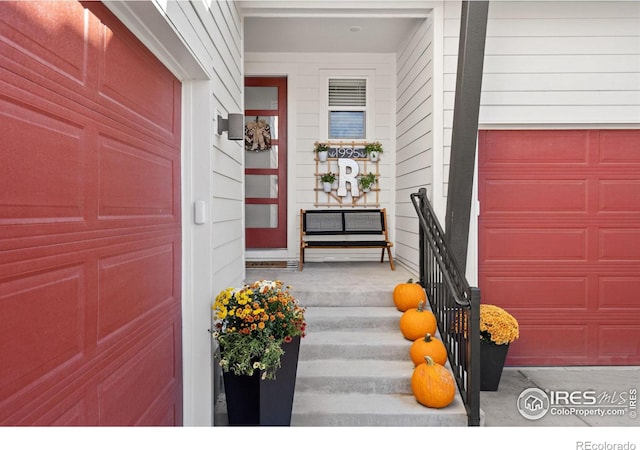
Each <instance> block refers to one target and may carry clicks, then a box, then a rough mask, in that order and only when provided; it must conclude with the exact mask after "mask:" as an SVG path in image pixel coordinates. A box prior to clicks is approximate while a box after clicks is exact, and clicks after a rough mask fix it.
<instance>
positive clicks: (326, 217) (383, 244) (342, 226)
mask: <svg viewBox="0 0 640 450" xmlns="http://www.w3.org/2000/svg"><path fill="white" fill-rule="evenodd" d="M374 235H377V236H378V238H377V239H372V238H371V237H372V236H374ZM309 236H333V237H336V236H338V237H340V238H341V239H322V240H321V239H318V240H313V239H308V237H309ZM391 247H393V243H392V242H390V241H389V233H388V230H387V212H386V210H385V209H348V210H335V209H314V210H309V211H305V210H303V209H301V210H300V262H299V265H298V268H299V270H302V266H303V265H304V251H305V250H306V249H308V248H329V249H331V248H334V249H335V248H379V249H382V255H381V257H380V262H384V252H385V250H386V251H387V254H388V255H389V264H390V265H391V270H396V268H395V266H394V264H393V257H392V256H391Z"/></svg>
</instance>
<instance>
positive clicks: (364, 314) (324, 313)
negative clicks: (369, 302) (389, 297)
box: [305, 306, 402, 333]
mask: <svg viewBox="0 0 640 450" xmlns="http://www.w3.org/2000/svg"><path fill="white" fill-rule="evenodd" d="M401 315H402V313H401V312H400V311H398V310H397V309H396V307H395V306H378V307H360V306H357V307H355V306H344V307H331V306H312V307H309V308H307V310H306V312H305V318H306V320H307V329H308V331H309V333H316V332H318V331H326V330H331V329H334V330H355V329H369V330H371V329H376V330H383V329H384V330H389V331H392V330H399V329H400V328H399V326H400V325H399V322H400V316H401Z"/></svg>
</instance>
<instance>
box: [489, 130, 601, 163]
mask: <svg viewBox="0 0 640 450" xmlns="http://www.w3.org/2000/svg"><path fill="white" fill-rule="evenodd" d="M483 139H484V140H483V142H482V145H483V148H484V151H483V152H482V154H481V158H482V163H483V165H484V166H486V167H492V166H500V165H513V164H527V165H529V166H530V165H536V164H543V165H545V166H554V165H558V164H562V165H564V164H567V163H570V164H587V161H588V157H587V151H586V147H587V140H588V135H587V132H586V131H580V130H576V131H567V132H557V133H554V132H548V134H545V135H541V134H540V133H537V132H535V131H520V130H518V131H499V130H496V131H494V132H492V133H488V134H485V135H484V136H483Z"/></svg>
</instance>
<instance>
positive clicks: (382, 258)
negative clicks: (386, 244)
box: [380, 249, 384, 263]
mask: <svg viewBox="0 0 640 450" xmlns="http://www.w3.org/2000/svg"><path fill="white" fill-rule="evenodd" d="M380 262H381V263H383V262H384V249H382V255H381V256H380Z"/></svg>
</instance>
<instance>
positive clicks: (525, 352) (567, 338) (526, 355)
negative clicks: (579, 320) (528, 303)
mask: <svg viewBox="0 0 640 450" xmlns="http://www.w3.org/2000/svg"><path fill="white" fill-rule="evenodd" d="M588 330H589V327H588V325H585V324H562V325H559V324H549V323H546V322H535V321H532V320H528V321H527V320H525V321H524V323H522V324H521V326H520V338H519V339H518V340H517V341H515V342H514V343H513V344H512V345H511V348H510V349H509V355H508V359H507V364H515V365H520V364H523V365H529V364H532V363H533V364H540V365H545V364H556V363H558V362H559V361H560V360H564V361H572V362H573V363H577V364H584V363H585V362H586V361H587V353H588V344H587V341H586V340H585V336H588ZM534 361H535V362H534Z"/></svg>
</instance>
